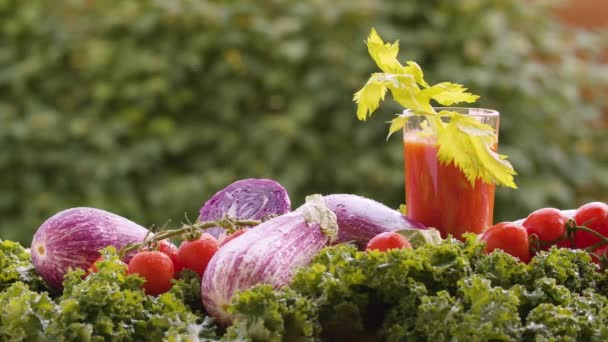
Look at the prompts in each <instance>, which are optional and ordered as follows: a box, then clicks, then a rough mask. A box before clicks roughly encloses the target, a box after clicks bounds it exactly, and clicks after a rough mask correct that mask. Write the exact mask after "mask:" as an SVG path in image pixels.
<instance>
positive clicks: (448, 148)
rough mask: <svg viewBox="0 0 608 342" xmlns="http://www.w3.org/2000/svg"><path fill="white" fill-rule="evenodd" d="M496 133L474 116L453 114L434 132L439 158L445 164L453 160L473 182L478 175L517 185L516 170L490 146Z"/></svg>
mask: <svg viewBox="0 0 608 342" xmlns="http://www.w3.org/2000/svg"><path fill="white" fill-rule="evenodd" d="M495 143H496V136H495V134H494V130H493V129H492V127H490V126H488V125H486V124H482V123H480V122H479V121H477V120H476V119H475V118H472V117H468V116H464V115H458V114H456V115H453V116H452V118H451V121H450V122H449V123H448V124H447V125H445V126H444V127H443V128H442V129H441V131H440V132H439V133H438V135H437V144H438V145H439V148H438V158H439V160H440V161H441V162H442V163H444V164H449V163H454V165H456V167H458V168H459V169H460V170H462V172H463V173H464V174H465V176H466V177H467V180H468V181H469V182H471V184H474V183H475V181H476V180H477V179H481V180H482V181H483V182H485V183H495V184H498V185H503V186H506V187H510V188H517V186H516V185H515V182H514V181H513V176H514V175H516V172H515V171H514V170H513V166H512V165H511V164H510V163H509V162H508V161H507V160H506V157H505V156H503V155H500V154H498V153H496V152H495V151H493V150H492V148H491V147H492V146H493V145H494V144H495Z"/></svg>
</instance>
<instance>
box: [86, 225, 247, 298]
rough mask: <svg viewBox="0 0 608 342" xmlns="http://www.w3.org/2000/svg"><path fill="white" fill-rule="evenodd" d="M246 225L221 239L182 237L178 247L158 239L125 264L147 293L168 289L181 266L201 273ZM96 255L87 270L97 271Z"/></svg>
mask: <svg viewBox="0 0 608 342" xmlns="http://www.w3.org/2000/svg"><path fill="white" fill-rule="evenodd" d="M248 230H249V229H247V228H244V229H240V230H237V231H236V232H234V233H232V234H230V235H228V236H227V237H225V238H224V239H223V240H222V241H221V243H220V242H219V241H218V240H216V239H215V238H214V237H213V236H211V235H209V234H203V235H202V236H201V237H200V238H198V239H196V240H192V241H189V240H184V241H182V243H181V244H180V246H179V248H177V247H175V246H174V245H173V244H172V243H170V242H168V241H161V242H160V243H159V245H158V250H150V249H143V250H141V251H140V252H138V253H137V254H135V255H134V256H133V258H131V260H130V261H129V264H128V267H127V273H128V274H137V275H139V276H140V277H142V278H144V280H145V282H144V284H143V286H142V287H143V289H144V291H145V292H146V294H148V295H152V296H156V295H159V294H162V293H165V292H167V291H169V289H171V286H172V283H171V280H172V279H175V277H176V276H177V275H178V274H179V272H180V271H181V270H183V269H189V270H193V271H195V272H196V273H198V274H199V275H200V276H201V277H202V276H203V273H204V272H205V269H206V267H207V264H208V263H209V261H210V260H211V258H212V257H213V255H215V253H216V252H217V251H218V250H219V248H220V247H221V246H224V245H225V244H226V243H228V242H229V241H231V240H234V239H235V238H236V237H238V236H241V235H243V234H244V233H246V232H247V231H248ZM102 260H103V257H99V258H98V259H96V260H95V261H94V262H93V263H92V264H91V267H89V269H88V273H94V272H97V271H98V269H97V263H98V262H99V261H102Z"/></svg>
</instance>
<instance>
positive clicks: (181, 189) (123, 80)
mask: <svg viewBox="0 0 608 342" xmlns="http://www.w3.org/2000/svg"><path fill="white" fill-rule="evenodd" d="M372 26H373V27H375V28H376V29H377V30H378V31H379V32H380V33H381V35H382V36H383V38H385V39H388V40H396V39H399V40H400V44H401V51H402V52H401V58H402V59H411V60H415V61H417V62H418V63H419V64H420V65H421V66H422V67H423V69H424V70H425V71H426V76H427V80H429V81H430V82H433V83H435V82H439V81H445V80H449V81H454V82H458V83H463V84H465V85H467V86H468V87H469V88H470V89H471V90H472V91H473V92H475V93H477V94H480V95H481V96H482V100H481V102H480V103H479V105H480V106H483V107H490V108H495V109H498V110H499V111H500V112H501V127H500V141H501V142H500V150H501V152H503V153H506V154H508V155H510V157H511V160H512V163H513V164H514V166H515V168H516V170H517V171H518V172H519V176H518V177H517V178H516V181H517V182H518V185H519V188H520V189H519V190H517V191H512V190H501V191H499V192H498V193H497V204H496V220H504V219H515V218H519V217H522V216H525V215H526V214H527V213H529V212H530V211H531V210H534V209H536V208H539V207H542V206H549V205H552V206H558V207H562V208H569V207H575V206H577V205H578V204H581V203H583V202H585V201H589V200H592V199H594V200H603V201H608V153H606V151H608V134H607V133H606V129H605V128H603V127H602V126H601V120H600V116H601V108H602V107H603V106H606V104H607V101H608V100H607V99H606V96H601V92H599V91H597V90H598V89H606V88H605V87H606V86H607V85H608V75H607V70H606V67H605V66H604V67H602V66H601V64H599V63H597V56H598V53H599V51H601V49H602V47H605V46H606V45H607V44H606V40H605V37H603V36H601V35H599V34H592V33H589V32H574V31H572V30H570V29H566V28H564V27H562V26H560V25H559V24H558V23H557V22H556V21H555V20H554V19H552V17H551V16H550V15H549V10H548V8H547V6H545V5H544V4H543V3H542V2H536V1H534V2H531V1H520V0H493V1H482V0H463V1H451V0H429V1H415V0H409V1H400V0H390V1H381V0H334V1H331V2H327V1H319V0H310V1H292V0H268V1H264V2H255V3H253V2H249V1H245V0H238V1H188V0H173V1H167V0H164V1H160V0H159V1H152V0H147V1H110V0H100V1H85V0H80V1H76V0H73V1H69V0H63V1H54V2H48V1H43V0H28V1H19V0H0V175H1V177H0V236H1V237H2V238H3V239H17V240H20V241H22V242H25V243H29V241H30V240H31V236H32V233H33V231H35V229H36V228H37V227H38V226H39V225H40V224H41V222H42V221H43V220H44V219H46V218H47V217H49V216H50V215H52V214H53V213H55V212H57V211H59V210H62V209H65V208H68V207H73V206H93V207H99V208H104V209H106V210H110V211H113V212H116V213H118V214H120V215H123V216H126V217H129V218H130V219H132V220H134V221H136V222H138V223H140V224H142V225H146V226H149V225H152V224H156V225H162V224H164V223H165V222H167V220H168V219H172V220H173V222H174V223H176V221H180V220H182V219H183V216H184V213H188V215H189V217H190V218H196V213H197V210H198V208H199V207H200V206H201V204H202V203H204V201H205V200H206V199H207V198H208V197H209V196H211V195H212V194H213V193H214V192H215V191H217V190H219V189H220V188H222V187H223V186H225V185H227V184H228V183H230V182H232V181H234V180H237V179H239V178H248V177H267V178H274V179H276V180H278V181H279V182H281V183H282V184H283V185H284V186H285V187H286V188H287V189H288V190H289V192H290V194H291V196H292V201H293V203H294V205H298V204H299V203H301V202H302V200H303V198H304V196H305V195H306V194H310V193H334V192H341V193H344V192H348V193H357V194H360V195H364V196H368V197H371V198H374V199H377V200H379V201H381V202H384V203H386V204H388V205H390V206H393V207H396V206H397V205H398V204H400V203H402V202H403V201H404V192H403V174H402V172H403V166H402V163H403V161H402V158H403V157H402V146H401V142H400V141H399V138H397V137H395V138H393V139H391V140H389V141H388V142H385V135H386V131H387V126H386V123H385V121H386V120H388V119H389V118H390V117H391V115H392V114H394V113H396V112H398V111H399V109H398V107H397V106H395V105H393V106H392V107H391V106H387V107H384V108H382V109H381V110H380V112H379V113H378V114H375V116H374V117H372V119H370V120H369V121H368V122H367V123H365V124H363V123H361V122H358V121H356V118H355V105H354V104H353V103H352V94H353V93H354V92H355V91H356V90H357V89H358V88H359V87H361V86H362V84H363V82H365V80H366V79H367V77H368V76H369V73H370V72H372V71H374V70H375V67H374V65H373V62H372V61H371V59H370V58H369V57H368V55H367V52H366V48H365V45H364V44H363V40H364V38H365V37H366V36H367V34H368V33H369V29H370V27H372ZM602 87H603V88H602ZM598 95H600V96H598ZM438 215H440V213H438Z"/></svg>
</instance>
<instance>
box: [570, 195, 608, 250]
mask: <svg viewBox="0 0 608 342" xmlns="http://www.w3.org/2000/svg"><path fill="white" fill-rule="evenodd" d="M574 221H576V224H577V225H578V226H582V225H584V226H586V227H587V228H591V229H593V230H595V231H596V232H598V233H600V234H602V235H604V236H608V204H606V203H602V202H591V203H587V204H585V205H582V206H581V207H579V208H578V209H576V212H575V213H574ZM574 241H575V242H576V247H577V248H585V247H589V246H591V245H593V244H595V243H597V242H600V238H599V237H597V236H595V235H593V234H591V233H588V232H582V231H577V232H576V234H575V237H574Z"/></svg>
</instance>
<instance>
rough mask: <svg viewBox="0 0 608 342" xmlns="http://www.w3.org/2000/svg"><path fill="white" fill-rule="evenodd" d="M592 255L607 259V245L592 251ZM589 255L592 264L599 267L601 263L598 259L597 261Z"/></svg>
mask: <svg viewBox="0 0 608 342" xmlns="http://www.w3.org/2000/svg"><path fill="white" fill-rule="evenodd" d="M593 254H595V255H598V256H599V257H600V258H602V257H603V258H606V257H608V245H603V246H601V247H598V248H596V249H594V250H593ZM593 254H592V255H591V259H592V260H593V262H594V263H596V264H598V265H600V266H601V262H600V259H598V258H597V257H596V256H595V255H593Z"/></svg>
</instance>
